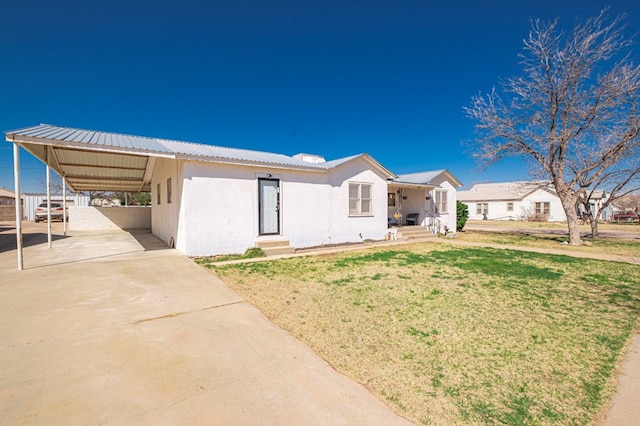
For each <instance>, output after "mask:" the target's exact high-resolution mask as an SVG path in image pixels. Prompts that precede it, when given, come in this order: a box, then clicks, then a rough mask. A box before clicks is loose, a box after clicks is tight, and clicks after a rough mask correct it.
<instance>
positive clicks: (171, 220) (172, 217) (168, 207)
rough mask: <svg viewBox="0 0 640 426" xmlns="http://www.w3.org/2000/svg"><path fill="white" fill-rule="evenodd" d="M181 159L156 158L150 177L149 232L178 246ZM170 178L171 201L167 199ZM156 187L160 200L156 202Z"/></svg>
mask: <svg viewBox="0 0 640 426" xmlns="http://www.w3.org/2000/svg"><path fill="white" fill-rule="evenodd" d="M182 169H183V164H182V162H181V161H177V160H168V159H158V160H157V163H156V167H155V169H154V173H153V177H152V179H151V207H152V212H151V232H152V233H153V234H154V235H155V236H157V237H158V238H160V239H161V240H163V241H165V242H166V243H167V244H170V245H173V246H174V247H176V248H178V238H179V235H178V222H179V212H180V210H181V202H182ZM168 179H171V202H170V203H169V202H168V199H167V180H168ZM158 189H159V190H160V193H159V196H160V202H159V203H158Z"/></svg>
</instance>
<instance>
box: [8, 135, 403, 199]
mask: <svg viewBox="0 0 640 426" xmlns="http://www.w3.org/2000/svg"><path fill="white" fill-rule="evenodd" d="M6 140H7V142H13V143H16V144H18V145H20V146H22V147H23V148H25V149H26V150H27V151H29V152H30V153H31V154H33V155H34V156H35V157H37V158H38V159H40V160H41V161H42V162H44V163H46V164H48V165H49V166H50V167H51V168H52V169H53V170H55V171H56V172H57V173H58V174H59V175H60V176H63V177H64V178H65V179H66V182H67V184H68V185H69V186H70V187H71V188H72V189H73V190H75V191H118V192H139V191H150V190H151V188H150V185H151V174H152V172H153V168H154V165H155V161H156V159H157V158H171V159H186V160H195V161H207V162H219V163H227V164H242V165H253V166H265V167H273V168H286V169H297V170H306V171H316V172H323V171H325V172H326V171H327V170H329V169H332V168H335V167H339V166H341V165H343V164H346V163H348V162H350V161H353V160H354V159H356V158H364V159H365V161H367V162H368V163H369V164H371V165H372V166H373V167H375V168H377V169H378V170H379V171H381V172H382V173H384V174H386V175H387V176H389V177H395V175H394V174H393V173H392V172H390V171H389V170H387V169H386V168H384V167H383V166H382V165H381V164H380V163H378V162H377V161H376V160H374V159H373V158H372V157H370V156H369V155H368V154H358V155H355V156H351V157H346V158H343V159H338V160H333V161H329V162H324V163H310V162H306V161H303V160H301V159H298V158H294V157H290V156H287V155H284V154H275V153H270V152H263V151H252V150H246V149H238V148H226V147H221V146H214V145H204V144H198V143H192V142H181V141H175V140H169V139H160V138H151V137H142V136H132V135H125V134H119V133H108V132H101V131H95V130H83V129H76V128H68V127H58V126H52V125H48V124H40V125H38V126H33V127H27V128H23V129H18V130H12V131H8V132H6Z"/></svg>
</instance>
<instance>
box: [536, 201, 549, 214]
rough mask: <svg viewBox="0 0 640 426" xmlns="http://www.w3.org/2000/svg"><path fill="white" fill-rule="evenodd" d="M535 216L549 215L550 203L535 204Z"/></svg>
mask: <svg viewBox="0 0 640 426" xmlns="http://www.w3.org/2000/svg"><path fill="white" fill-rule="evenodd" d="M535 210H536V214H549V212H550V211H551V203H549V202H546V203H535Z"/></svg>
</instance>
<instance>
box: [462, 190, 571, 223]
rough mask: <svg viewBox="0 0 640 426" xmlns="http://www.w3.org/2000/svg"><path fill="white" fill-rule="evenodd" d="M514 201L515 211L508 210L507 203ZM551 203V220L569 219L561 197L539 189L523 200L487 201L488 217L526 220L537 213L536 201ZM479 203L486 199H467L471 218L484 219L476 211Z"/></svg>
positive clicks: (466, 202)
mask: <svg viewBox="0 0 640 426" xmlns="http://www.w3.org/2000/svg"><path fill="white" fill-rule="evenodd" d="M511 202H512V203H513V211H507V203H511ZM536 202H539V203H549V221H550V222H563V221H566V220H567V216H566V215H565V213H564V209H563V208H562V203H560V199H559V198H558V197H557V196H555V195H553V194H551V193H550V192H548V191H545V190H542V189H538V190H536V191H535V192H533V193H531V194H530V195H528V196H527V197H525V198H523V199H522V200H500V201H487V202H486V203H487V204H488V205H489V206H488V208H489V212H488V214H487V219H489V220H524V219H525V218H527V217H529V216H531V215H533V214H534V213H535V203H536ZM478 203H484V201H465V204H466V205H467V207H468V208H469V219H473V220H482V219H483V217H482V215H481V214H477V213H476V211H477V210H476V208H477V204H478Z"/></svg>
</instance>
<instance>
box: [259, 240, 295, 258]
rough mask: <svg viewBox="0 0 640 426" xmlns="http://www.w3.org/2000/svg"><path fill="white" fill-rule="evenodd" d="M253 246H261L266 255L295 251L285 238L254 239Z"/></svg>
mask: <svg viewBox="0 0 640 426" xmlns="http://www.w3.org/2000/svg"><path fill="white" fill-rule="evenodd" d="M255 246H256V247H259V248H261V249H262V251H264V253H265V254H266V255H267V256H274V255H276V254H289V253H294V252H295V249H294V248H293V247H291V246H290V245H289V241H287V240H265V241H256V242H255Z"/></svg>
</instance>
